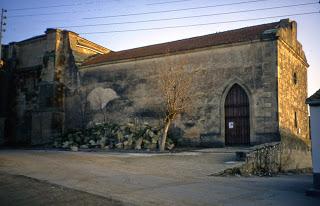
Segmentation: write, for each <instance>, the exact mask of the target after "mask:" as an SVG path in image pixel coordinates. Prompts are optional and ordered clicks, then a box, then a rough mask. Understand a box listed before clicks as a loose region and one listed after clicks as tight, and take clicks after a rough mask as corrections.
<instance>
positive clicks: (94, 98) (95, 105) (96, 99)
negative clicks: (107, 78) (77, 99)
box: [87, 87, 119, 110]
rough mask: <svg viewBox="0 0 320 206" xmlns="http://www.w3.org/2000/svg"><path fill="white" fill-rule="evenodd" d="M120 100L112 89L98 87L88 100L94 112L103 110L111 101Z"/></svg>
mask: <svg viewBox="0 0 320 206" xmlns="http://www.w3.org/2000/svg"><path fill="white" fill-rule="evenodd" d="M117 98H119V96H118V95H117V93H116V92H115V91H114V90H113V89H110V88H105V89H104V88H102V87H97V88H95V89H93V90H92V91H91V92H90V93H89V95H88V97H87V100H88V102H90V107H91V109H93V110H98V109H103V108H104V107H105V106H106V105H107V104H108V103H109V102H110V101H112V100H114V99H117Z"/></svg>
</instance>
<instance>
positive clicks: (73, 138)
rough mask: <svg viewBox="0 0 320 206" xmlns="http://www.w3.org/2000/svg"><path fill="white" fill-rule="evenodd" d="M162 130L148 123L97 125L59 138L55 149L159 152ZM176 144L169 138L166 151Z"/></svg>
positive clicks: (55, 143)
mask: <svg viewBox="0 0 320 206" xmlns="http://www.w3.org/2000/svg"><path fill="white" fill-rule="evenodd" d="M161 137H162V129H161V128H159V127H152V126H150V125H148V124H147V123H144V124H133V123H128V124H125V125H117V124H107V123H105V124H97V125H95V126H93V127H91V128H88V129H85V130H75V131H71V132H68V133H66V134H65V135H63V136H62V137H59V138H57V139H56V140H55V142H54V147H57V148H63V149H71V150H72V151H78V149H90V148H100V149H124V150H142V149H143V150H157V149H158V145H159V141H160V138H161ZM174 146H175V145H174V143H173V141H172V140H171V139H170V138H167V142H166V149H168V150H172V149H173V148H174Z"/></svg>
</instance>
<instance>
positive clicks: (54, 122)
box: [31, 111, 64, 145]
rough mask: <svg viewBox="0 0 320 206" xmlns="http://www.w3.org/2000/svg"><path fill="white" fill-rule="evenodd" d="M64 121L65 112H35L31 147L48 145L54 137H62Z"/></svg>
mask: <svg viewBox="0 0 320 206" xmlns="http://www.w3.org/2000/svg"><path fill="white" fill-rule="evenodd" d="M63 119H64V113H63V112H57V111H41V112H33V114H32V135H31V136H32V138H31V145H44V144H48V143H51V142H52V141H53V139H54V137H57V136H60V135H61V134H62V133H63Z"/></svg>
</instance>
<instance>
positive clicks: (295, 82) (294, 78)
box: [293, 73, 298, 84]
mask: <svg viewBox="0 0 320 206" xmlns="http://www.w3.org/2000/svg"><path fill="white" fill-rule="evenodd" d="M297 83H298V77H297V73H293V84H297Z"/></svg>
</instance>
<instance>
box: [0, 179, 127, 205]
mask: <svg viewBox="0 0 320 206" xmlns="http://www.w3.org/2000/svg"><path fill="white" fill-rule="evenodd" d="M0 202H1V205H3V206H18V205H25V206H29V205H30V206H38V205H57V206H60V205H61V206H62V205H63V206H65V205H70V206H73V205H74V206H76V205H77V206H78V205H79V206H82V205H83V206H85V205H110V206H120V205H123V204H121V203H120V202H119V201H116V200H112V199H108V198H105V197H101V196H97V195H93V194H89V193H86V192H82V191H77V190H72V189H69V188H65V187H62V186H60V185H55V184H51V183H48V182H46V181H40V180H36V179H33V178H28V177H25V176H20V175H10V174H6V173H0Z"/></svg>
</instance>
